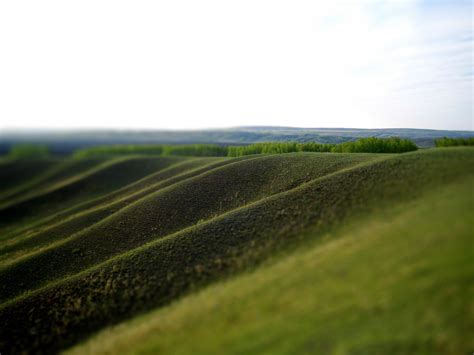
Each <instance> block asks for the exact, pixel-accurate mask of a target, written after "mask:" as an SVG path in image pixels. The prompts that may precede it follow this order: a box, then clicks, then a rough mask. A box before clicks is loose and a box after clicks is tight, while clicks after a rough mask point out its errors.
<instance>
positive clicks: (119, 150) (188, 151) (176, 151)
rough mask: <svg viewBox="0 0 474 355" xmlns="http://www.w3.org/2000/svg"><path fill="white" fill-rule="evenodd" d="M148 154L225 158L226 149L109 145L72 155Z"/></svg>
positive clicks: (191, 146) (208, 145)
mask: <svg viewBox="0 0 474 355" xmlns="http://www.w3.org/2000/svg"><path fill="white" fill-rule="evenodd" d="M123 154H150V155H164V156H169V155H182V156H194V157H216V156H227V147H223V146H219V145H216V144H183V145H156V144H149V145H141V144H140V145H138V144H137V145H133V144H130V145H109V146H100V147H91V148H85V149H80V150H78V151H76V153H74V156H75V157H76V158H85V157H93V156H106V155H123Z"/></svg>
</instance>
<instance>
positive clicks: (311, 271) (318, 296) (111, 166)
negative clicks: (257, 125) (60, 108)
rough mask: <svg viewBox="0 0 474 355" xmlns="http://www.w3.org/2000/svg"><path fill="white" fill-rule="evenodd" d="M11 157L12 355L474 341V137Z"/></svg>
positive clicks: (7, 219)
mask: <svg viewBox="0 0 474 355" xmlns="http://www.w3.org/2000/svg"><path fill="white" fill-rule="evenodd" d="M3 164H6V165H5V166H6V167H7V168H6V169H5V170H2V173H1V174H0V177H1V179H4V180H5V181H7V182H8V188H7V189H4V190H2V191H0V222H1V228H2V229H1V233H0V241H1V244H0V302H1V303H0V319H1V320H2V324H3V326H2V328H3V329H2V332H1V333H0V349H2V350H3V349H4V351H5V352H6V353H18V352H22V351H26V352H35V353H52V352H59V351H62V350H65V349H67V348H70V347H71V346H73V345H76V348H73V349H72V351H73V352H77V353H85V352H92V353H107V352H108V353H116V352H119V351H120V352H123V351H127V352H131V353H133V352H140V353H142V352H145V353H146V352H148V353H160V352H161V353H171V352H173V353H183V354H187V353H190V352H191V351H192V352H193V353H223V352H225V353H314V352H323V353H364V354H367V353H374V354H377V353H400V354H402V353H407V352H416V353H427V354H428V353H436V352H438V353H453V354H454V353H459V352H462V351H466V349H470V347H471V348H472V346H473V345H474V344H472V341H470V340H469V337H468V334H469V331H468V329H470V328H472V325H473V317H472V313H469V311H467V312H466V311H465V310H468V309H472V301H470V300H471V299H473V297H472V296H474V295H473V289H472V287H471V286H470V285H472V275H473V274H474V273H473V272H472V271H473V270H472V262H471V263H470V262H469V260H472V256H473V255H472V248H467V247H466V246H467V245H469V243H470V238H471V237H472V233H473V231H474V222H473V219H472V206H473V205H474V196H473V190H472V186H473V183H474V149H472V148H463V147H457V148H437V149H426V150H420V151H416V152H412V153H405V154H362V153H354V154H344V153H340V154H332V153H290V154H281V155H254V156H245V157H240V158H223V157H216V158H211V157H209V158H187V157H152V156H146V157H145V156H126V157H114V158H110V159H106V158H101V159H95V160H92V161H89V160H84V161H83V160H81V159H76V160H67V159H64V160H61V161H50V160H47V161H38V162H36V163H35V164H36V165H35V164H33V163H31V162H24V161H16V162H8V163H3ZM24 169H31V171H33V172H34V173H33V172H32V176H34V177H35V178H34V179H32V180H30V181H25V180H21V179H18V180H16V179H15V177H14V176H15V174H17V173H18V172H21V171H24ZM18 174H21V173H18ZM31 181H33V182H31ZM15 182H16V184H15ZM469 280H471V281H469ZM137 316H138V317H137ZM132 317H137V318H134V319H132V320H130V318H132ZM453 322H454V323H453ZM118 323H120V324H119V325H116V324H118ZM106 327H111V328H107V329H105V330H104V328H106ZM91 336H94V337H93V338H91V339H90V340H89V341H87V342H85V343H83V341H85V340H86V339H88V338H89V337H91Z"/></svg>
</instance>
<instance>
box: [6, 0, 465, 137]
mask: <svg viewBox="0 0 474 355" xmlns="http://www.w3.org/2000/svg"><path fill="white" fill-rule="evenodd" d="M472 11H473V5H472V2H471V1H427V0H410V1H370V0H364V1H331V2H325V3H322V2H318V3H316V2H311V1H296V2H295V1H292V2H290V1H276V2H275V1H243V2H238V3H229V2H222V1H203V2H199V3H196V2H192V1H175V2H162V3H155V2H152V1H144V2H140V3H136V2H133V3H132V2H127V1H120V2H113V1H98V2H97V1H84V2H80V3H65V2H61V1H45V2H34V1H26V2H25V3H18V2H3V3H1V4H0V48H1V54H2V55H1V56H0V97H1V99H0V100H1V102H0V130H5V129H7V128H10V129H11V128H16V129H29V128H43V129H51V128H56V129H58V128H61V129H65V128H66V129H75V128H83V129H84V128H89V129H94V128H102V129H104V128H105V129H147V128H148V129H200V128H224V127H237V126H289V127H315V128H316V127H318V128H324V127H328V128H329V127H330V128H333V127H348V128H349V127H350V128H397V127H399V128H427V129H449V130H473V129H474V119H473V100H472V98H473V86H472V85H473V73H474V72H473V70H472V68H473V27H472V16H473V12H472Z"/></svg>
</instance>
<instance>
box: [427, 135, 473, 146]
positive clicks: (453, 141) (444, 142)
mask: <svg viewBox="0 0 474 355" xmlns="http://www.w3.org/2000/svg"><path fill="white" fill-rule="evenodd" d="M462 145H474V137H470V138H447V137H444V138H440V139H435V146H436V147H456V146H462Z"/></svg>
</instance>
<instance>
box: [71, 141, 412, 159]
mask: <svg viewBox="0 0 474 355" xmlns="http://www.w3.org/2000/svg"><path fill="white" fill-rule="evenodd" d="M417 149H418V147H417V146H416V144H415V143H413V142H412V141H411V140H408V139H400V138H396V137H393V138H375V137H369V138H361V139H359V140H357V141H354V142H345V143H340V144H324V143H315V142H309V143H296V142H269V143H255V144H250V145H246V146H219V145H215V144H187V145H115V146H101V147H92V148H86V149H81V150H79V151H77V152H76V153H75V154H74V156H75V157H78V158H84V157H91V156H106V155H122V154H151V155H163V156H170V155H181V156H196V157H204V156H228V157H240V156H244V155H252V154H282V153H293V152H333V153H404V152H410V151H413V150H417Z"/></svg>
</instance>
